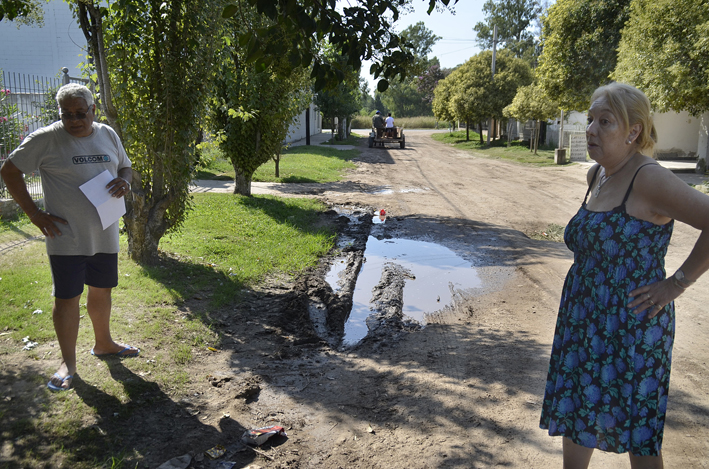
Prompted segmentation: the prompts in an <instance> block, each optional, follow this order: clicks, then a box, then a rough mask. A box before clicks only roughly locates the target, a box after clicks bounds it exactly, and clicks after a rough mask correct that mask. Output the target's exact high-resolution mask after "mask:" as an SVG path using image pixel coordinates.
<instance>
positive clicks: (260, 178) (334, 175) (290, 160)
mask: <svg viewBox="0 0 709 469" xmlns="http://www.w3.org/2000/svg"><path fill="white" fill-rule="evenodd" d="M360 138H361V137H359V136H355V137H350V139H351V140H346V141H345V142H343V143H341V142H337V144H338V145H340V144H343V145H347V144H350V145H352V144H357V142H358V141H359V139H360ZM357 156H359V151H358V150H338V149H336V148H330V147H329V146H319V145H310V146H304V145H303V146H297V147H291V148H289V149H287V150H285V151H284V152H283V154H282V155H281V161H280V164H279V175H278V177H276V163H275V162H274V161H269V162H268V163H265V164H263V165H261V166H260V167H259V168H258V169H257V170H256V172H255V173H254V175H253V177H252V181H254V182H294V183H305V182H316V183H323V182H335V181H340V180H341V179H342V178H343V177H344V174H345V172H346V171H347V170H349V169H353V168H354V167H355V165H354V163H352V161H351V160H352V159H353V158H356V157H357ZM234 175H235V172H234V167H233V166H232V165H231V163H229V162H228V161H226V160H225V159H224V158H223V156H219V157H217V158H214V160H212V162H211V163H210V164H209V166H207V167H206V168H204V169H202V170H200V171H199V172H198V173H197V175H196V179H226V180H228V179H231V180H233V179H234Z"/></svg>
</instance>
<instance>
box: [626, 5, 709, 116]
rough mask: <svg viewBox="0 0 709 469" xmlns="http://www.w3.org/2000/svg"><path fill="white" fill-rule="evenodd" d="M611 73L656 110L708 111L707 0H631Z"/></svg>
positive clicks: (708, 26)
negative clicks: (616, 60) (642, 95)
mask: <svg viewBox="0 0 709 469" xmlns="http://www.w3.org/2000/svg"><path fill="white" fill-rule="evenodd" d="M631 8H632V12H631V15H630V20H629V21H628V23H627V24H626V26H625V29H624V30H623V38H622V39H621V41H620V47H619V50H618V66H617V68H616V70H615V72H613V78H614V79H616V80H618V81H623V82H626V83H630V84H633V85H635V86H636V87H638V88H640V89H642V90H643V91H644V92H645V93H646V94H647V96H648V98H650V101H651V102H652V103H653V106H654V107H655V108H656V109H657V110H659V111H669V110H674V111H688V112H689V113H691V114H693V115H695V116H698V115H700V114H702V113H704V112H707V111H709V1H707V0H652V1H648V0H633V2H632V5H631Z"/></svg>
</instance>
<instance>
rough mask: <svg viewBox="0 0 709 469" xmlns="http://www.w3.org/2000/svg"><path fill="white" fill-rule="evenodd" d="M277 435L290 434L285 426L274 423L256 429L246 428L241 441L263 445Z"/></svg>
mask: <svg viewBox="0 0 709 469" xmlns="http://www.w3.org/2000/svg"><path fill="white" fill-rule="evenodd" d="M275 435H281V436H288V435H287V434H286V431H285V430H284V429H283V427H279V426H277V425H273V426H270V427H264V428H256V429H254V430H246V431H245V432H244V435H243V436H242V437H241V441H243V442H244V443H246V444H247V445H256V446H261V445H262V444H264V443H265V442H266V440H268V439H269V438H271V437H272V436H275Z"/></svg>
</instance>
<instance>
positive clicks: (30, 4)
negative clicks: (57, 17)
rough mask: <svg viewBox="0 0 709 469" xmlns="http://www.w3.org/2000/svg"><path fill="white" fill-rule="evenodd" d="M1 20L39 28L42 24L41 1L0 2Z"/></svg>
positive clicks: (7, 0) (0, 0)
mask: <svg viewBox="0 0 709 469" xmlns="http://www.w3.org/2000/svg"><path fill="white" fill-rule="evenodd" d="M46 1H47V2H48V1H49V0H46ZM45 3H46V2H45ZM3 19H7V20H8V21H17V22H19V23H23V24H38V25H40V26H41V25H42V24H43V23H44V12H43V10H42V4H41V0H0V21H2V20H3Z"/></svg>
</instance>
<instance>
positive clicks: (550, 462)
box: [125, 132, 709, 469]
mask: <svg viewBox="0 0 709 469" xmlns="http://www.w3.org/2000/svg"><path fill="white" fill-rule="evenodd" d="M406 144H407V145H406V148H405V149H399V148H392V149H380V148H372V149H369V148H366V147H363V148H362V156H361V157H360V158H359V161H358V162H357V169H356V170H355V171H354V172H353V173H351V174H350V176H349V177H348V178H347V180H346V181H344V182H341V183H335V184H329V185H326V186H324V187H321V188H308V189H307V192H309V194H308V196H315V197H319V198H321V199H322V200H324V201H326V202H327V203H329V204H331V205H332V206H333V207H339V208H340V209H343V210H344V209H346V208H347V207H350V208H352V207H355V208H359V209H364V208H368V209H370V210H373V209H385V210H386V212H387V214H388V219H387V221H386V223H384V224H383V225H378V226H377V227H376V230H378V231H377V233H378V235H379V236H381V237H384V238H386V237H395V238H407V239H425V240H428V241H432V242H436V243H439V244H441V245H445V246H448V247H450V248H451V249H453V250H455V251H456V252H458V253H460V254H461V255H462V256H463V257H465V258H466V259H468V260H470V261H471V263H472V264H473V265H474V268H475V271H476V272H477V274H478V275H479V277H480V279H481V282H482V284H481V285H482V286H481V287H480V288H477V289H476V290H475V291H474V292H473V293H471V294H467V295H458V296H456V297H455V301H454V303H453V304H452V305H449V306H446V305H441V310H440V311H438V312H435V313H432V314H430V315H428V316H427V325H426V327H424V328H423V329H421V330H413V329H411V330H407V329H406V328H405V327H402V328H400V329H396V327H394V328H393V329H391V330H389V331H388V333H389V335H378V336H376V337H374V338H373V339H371V340H369V339H365V340H364V341H363V342H362V343H361V345H359V346H357V347H355V348H351V349H344V350H339V349H337V348H335V347H331V346H328V345H327V344H326V343H325V342H323V341H321V340H320V339H319V338H318V336H317V335H316V334H315V329H316V328H315V327H314V326H313V325H312V324H311V323H310V319H309V317H310V316H309V313H310V314H311V313H312V312H313V308H315V309H317V307H318V306H320V307H322V308H326V309H327V308H332V307H333V305H336V304H337V301H338V298H337V295H333V292H332V291H331V290H328V288H327V286H326V285H327V284H326V282H324V277H325V276H326V274H327V272H328V268H329V265H328V263H327V262H331V260H330V261H326V262H324V263H323V265H321V266H320V267H319V268H318V269H314V270H313V272H312V275H311V276H310V277H308V278H304V279H301V280H300V281H299V282H297V283H296V284H292V283H289V282H288V281H286V280H283V281H276V280H274V281H273V282H271V283H270V284H268V285H265V286H264V287H263V288H261V289H259V290H258V291H254V292H252V293H251V294H250V296H249V297H248V298H247V299H246V301H245V302H244V303H243V304H242V305H240V306H238V307H236V308H232V309H229V310H228V311H226V310H225V311H223V312H221V316H220V315H219V314H220V313H215V315H214V317H215V318H216V319H219V318H221V321H222V322H221V325H222V333H223V335H224V339H225V342H224V347H223V351H222V352H221V353H219V354H211V355H207V354H204V355H199V356H197V358H196V362H195V364H194V368H193V370H192V374H191V376H192V377H193V382H192V384H191V389H190V393H189V394H188V395H186V396H184V399H179V398H177V399H176V398H172V397H171V398H169V399H165V400H164V401H161V402H163V403H162V404H159V405H156V406H155V408H154V409H153V412H150V413H149V414H143V413H137V412H136V414H135V415H134V416H132V417H131V421H129V422H125V425H126V426H129V427H130V428H131V429H132V431H133V432H134V433H133V434H132V435H131V437H132V439H131V438H130V437H128V436H126V437H125V443H126V446H127V447H128V448H136V449H137V450H138V451H137V452H138V453H140V454H142V456H141V458H140V459H142V462H141V467H143V465H144V466H145V467H156V466H157V465H158V464H159V463H162V462H164V461H166V460H167V459H170V458H171V457H174V456H179V455H181V454H183V453H185V452H186V451H187V450H191V451H194V452H196V453H201V452H202V451H204V450H206V449H208V448H210V447H211V446H213V445H214V444H216V443H221V444H224V445H225V446H226V448H227V455H226V456H225V459H226V460H229V461H235V462H237V466H235V467H245V466H249V465H250V467H263V468H265V467H269V468H273V467H280V468H328V469H329V468H333V469H334V468H347V469H352V468H362V469H365V468H366V469H370V468H381V469H384V468H489V467H508V468H544V469H547V468H554V467H561V441H560V439H559V438H550V437H548V436H547V435H546V433H545V432H544V431H542V430H540V429H539V428H538V421H539V413H540V403H541V399H542V393H543V388H544V382H545V377H546V370H547V365H548V355H549V351H550V348H551V339H552V335H553V328H554V323H555V318H556V309H557V306H558V301H559V295H560V291H561V286H562V282H563V278H564V276H565V274H566V271H567V269H568V268H569V266H570V265H571V254H570V253H569V252H568V250H567V249H566V247H565V246H564V245H563V244H562V243H554V242H551V241H536V240H532V239H530V238H529V237H528V236H527V235H526V234H525V233H531V232H533V231H543V230H545V229H546V228H547V227H548V226H549V225H550V224H558V225H565V224H566V222H567V221H568V220H569V218H570V217H571V216H572V215H573V214H574V213H575V212H576V210H577V209H578V207H579V205H580V203H581V200H582V198H583V195H584V192H585V173H586V170H587V167H584V166H581V165H572V166H565V167H553V168H530V167H524V166H520V165H515V164H510V163H506V162H503V161H498V160H492V159H485V158H479V157H475V156H472V155H470V154H468V153H466V152H461V151H456V150H453V149H451V148H449V147H446V146H444V145H441V144H438V143H436V142H434V141H433V140H431V138H430V136H429V134H428V133H426V132H408V133H407V139H406ZM274 190H276V191H277V190H278V189H274ZM291 192H292V191H291ZM295 195H298V194H295ZM301 195H302V194H301ZM330 217H331V219H332V222H333V223H337V226H338V227H339V230H340V232H341V237H342V238H348V239H349V242H348V243H347V246H348V247H347V248H346V249H345V250H346V251H349V252H350V253H351V254H352V255H353V256H355V257H356V256H357V255H360V256H361V254H362V253H361V251H362V249H364V243H365V242H366V239H367V236H368V234H369V233H368V230H369V229H370V228H371V226H370V225H369V224H366V223H359V224H353V223H347V221H346V220H345V221H343V217H339V218H338V217H337V215H336V214H334V212H333V213H331V214H330ZM369 218H370V219H371V212H370V215H369ZM363 219H364V220H366V217H365V218H363ZM696 236H697V233H696V232H694V231H693V230H692V229H691V228H689V227H687V226H684V225H682V224H677V225H676V228H675V235H674V238H673V242H672V244H671V246H670V250H669V254H668V258H667V270H668V271H670V272H673V271H674V269H676V268H677V267H678V266H679V265H680V264H681V262H682V261H683V259H684V258H685V257H686V256H687V255H688V254H689V251H690V250H691V248H692V245H693V243H694V240H695V239H696ZM364 257H366V253H365V254H364ZM708 287H709V276H705V277H704V278H702V279H700V280H699V281H698V282H697V283H696V285H695V286H693V287H692V288H691V289H690V290H688V291H687V293H686V294H685V295H683V296H682V297H681V298H680V299H679V300H678V302H677V333H676V343H675V350H674V356H673V364H674V366H673V370H672V385H671V388H670V403H669V410H668V418H667V423H666V431H665V444H664V450H663V453H664V456H665V463H666V467H668V468H706V467H709V381H708V380H707V377H708V376H709V367H708V366H707V362H709V347H707V336H708V333H709V319H707V318H706V313H705V311H706V309H707V306H706V305H709V288H708ZM424 288H425V286H424ZM328 301H329V303H328ZM318 302H320V303H318ZM188 306H189V305H188ZM311 316H312V314H311ZM274 424H275V425H282V426H284V427H285V428H286V431H287V432H288V438H287V439H281V440H276V441H274V442H273V444H267V445H266V446H264V447H262V448H260V449H258V451H254V450H251V449H247V448H246V447H243V446H242V445H240V444H239V443H238V440H239V437H240V436H241V433H242V432H243V431H244V429H245V428H253V427H260V426H265V425H274ZM176 429H179V431H175V430H176ZM144 448H150V451H149V452H146V451H145V450H144ZM221 460H224V458H223V459H221ZM215 465H216V461H210V460H209V459H207V458H204V457H203V456H198V457H197V458H196V459H194V460H193V461H192V465H191V466H190V467H195V468H198V467H200V468H201V467H204V468H207V467H215ZM591 467H592V468H610V467H612V468H628V467H629V463H628V459H627V456H617V455H607V454H603V453H600V452H596V454H595V455H594V457H593V459H592V462H591Z"/></svg>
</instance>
